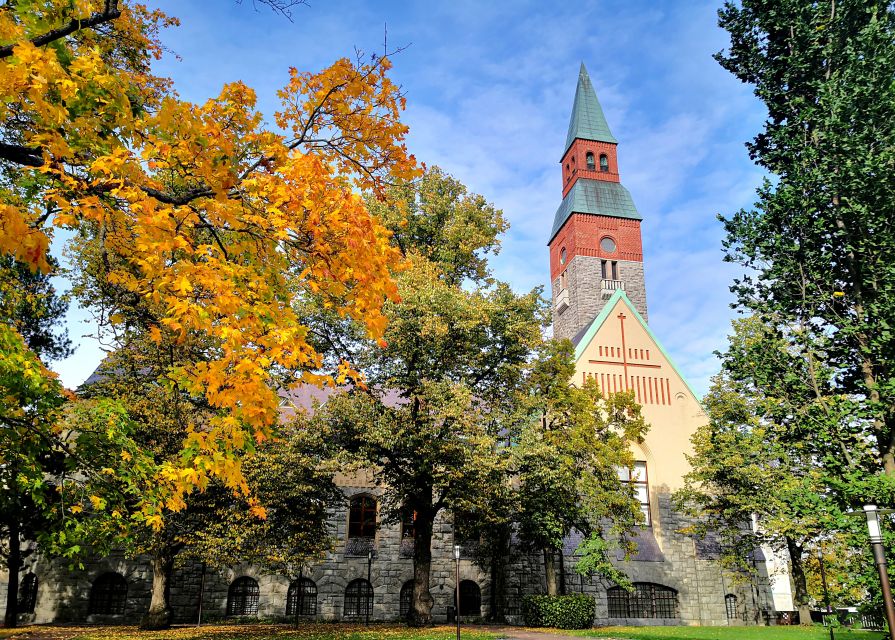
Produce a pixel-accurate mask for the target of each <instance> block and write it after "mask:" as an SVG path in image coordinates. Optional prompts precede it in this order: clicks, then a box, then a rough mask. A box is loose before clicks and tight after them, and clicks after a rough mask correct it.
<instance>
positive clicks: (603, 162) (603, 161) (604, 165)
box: [600, 153, 609, 173]
mask: <svg viewBox="0 0 895 640" xmlns="http://www.w3.org/2000/svg"><path fill="white" fill-rule="evenodd" d="M600 172H601V173H609V156H607V155H606V154H605V153H601V154H600Z"/></svg>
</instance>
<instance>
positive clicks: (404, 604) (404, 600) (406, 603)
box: [400, 580, 413, 620]
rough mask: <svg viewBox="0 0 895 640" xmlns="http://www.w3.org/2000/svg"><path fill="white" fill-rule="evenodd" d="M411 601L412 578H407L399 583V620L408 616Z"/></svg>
mask: <svg viewBox="0 0 895 640" xmlns="http://www.w3.org/2000/svg"><path fill="white" fill-rule="evenodd" d="M412 603H413V580H408V581H407V582H405V583H404V584H403V585H401V605H400V606H401V608H400V615H401V620H407V618H408V617H410V605H411V604H412Z"/></svg>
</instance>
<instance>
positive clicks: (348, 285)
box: [0, 0, 419, 524]
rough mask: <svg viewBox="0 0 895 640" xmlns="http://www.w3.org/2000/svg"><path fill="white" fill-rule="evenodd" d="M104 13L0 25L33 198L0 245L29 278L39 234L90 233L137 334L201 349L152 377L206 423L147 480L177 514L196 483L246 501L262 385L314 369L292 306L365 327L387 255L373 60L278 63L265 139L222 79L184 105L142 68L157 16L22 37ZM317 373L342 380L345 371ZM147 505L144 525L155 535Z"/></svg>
mask: <svg viewBox="0 0 895 640" xmlns="http://www.w3.org/2000/svg"><path fill="white" fill-rule="evenodd" d="M104 4H105V3H104V2H101V1H97V0H77V1H76V2H71V1H70V0H45V2H43V3H42V4H41V6H42V11H43V13H44V15H43V19H41V20H28V19H26V18H22V17H21V16H20V15H18V14H16V13H14V12H0V42H2V43H12V45H13V47H12V55H9V56H7V57H3V58H0V122H7V121H11V120H16V121H18V122H27V123H28V125H27V126H25V127H21V128H20V129H18V130H17V131H16V132H15V134H16V136H19V137H20V138H21V140H22V146H23V148H24V149H26V150H29V151H28V152H29V153H32V154H33V155H32V156H31V157H32V160H34V158H36V159H37V160H35V161H34V162H35V163H38V164H39V165H40V166H31V165H29V164H28V163H25V162H23V163H22V164H21V167H20V173H21V175H22V176H23V177H27V178H28V179H31V180H34V181H39V182H40V183H41V184H43V185H45V187H44V189H43V191H42V198H41V199H38V200H35V201H31V202H20V201H17V200H15V198H13V196H12V195H11V194H9V193H6V192H2V191H0V197H2V198H3V201H0V252H5V253H11V254H14V255H15V256H16V257H17V258H18V259H20V260H23V261H25V262H27V263H29V264H31V265H33V266H34V267H35V268H40V269H46V268H47V263H46V259H45V256H46V251H47V246H48V242H49V233H50V229H51V228H52V226H55V227H58V228H64V229H70V230H80V229H83V230H85V231H86V232H87V233H88V234H90V233H94V236H93V237H95V241H96V242H99V243H100V244H101V247H102V251H103V252H104V255H105V256H108V257H109V258H108V260H107V263H108V265H109V267H108V269H107V270H106V271H105V272H103V273H102V275H101V277H102V278H104V279H105V281H106V282H107V283H108V284H109V285H114V286H115V287H117V288H119V289H121V290H124V291H127V292H129V293H130V294H133V295H134V296H136V299H138V300H140V301H141V304H142V305H143V308H142V311H143V312H144V317H146V316H148V317H149V318H150V320H147V325H146V326H145V327H143V328H144V329H145V330H146V331H148V332H149V335H150V337H151V339H152V340H153V341H155V342H156V343H159V344H161V343H163V342H165V341H170V343H172V344H177V343H181V342H183V341H185V340H186V339H187V338H189V337H190V336H201V337H203V339H205V340H207V341H208V342H209V343H210V344H213V345H215V346H216V349H215V352H214V353H215V355H213V356H211V357H210V358H209V359H207V360H201V361H196V362H191V363H188V364H185V365H182V366H179V367H176V368H174V369H173V370H172V371H171V372H170V373H169V378H170V382H172V383H175V384H177V385H179V387H180V389H182V390H183V391H185V392H187V393H190V394H194V395H197V396H204V397H205V398H206V400H207V401H208V403H209V404H210V405H211V407H213V408H214V409H216V410H218V411H217V414H216V415H217V416H218V417H216V418H215V419H214V420H212V421H211V422H210V423H209V424H206V425H203V428H202V430H201V432H200V431H194V432H193V433H191V434H190V436H189V437H188V438H187V441H186V442H185V444H184V447H185V449H184V451H185V452H187V454H188V455H185V457H184V459H183V461H182V465H181V467H180V468H174V467H173V466H169V467H165V468H163V469H162V470H161V472H160V476H159V481H160V483H161V484H163V485H164V486H166V487H168V488H169V490H170V495H168V496H167V497H166V498H165V500H164V502H165V504H166V505H167V506H168V507H169V508H175V509H176V508H180V507H181V506H182V505H183V500H182V498H181V497H180V496H181V495H182V494H183V493H185V492H188V491H190V490H192V489H194V488H202V487H204V486H205V485H206V484H207V482H208V476H210V475H214V476H218V477H220V478H221V479H223V481H224V482H225V483H226V484H227V485H228V486H230V487H233V488H234V489H236V490H240V491H245V483H244V481H243V479H242V477H241V470H240V465H239V462H238V454H239V452H240V451H241V450H243V449H244V448H246V447H247V446H251V443H252V442H256V441H262V440H264V439H266V438H270V437H272V436H273V435H274V431H275V429H276V425H277V417H278V404H279V398H278V396H277V391H278V387H279V386H280V382H281V378H275V377H274V376H273V373H272V372H273V371H278V372H284V371H285V372H291V373H292V380H293V381H294V382H297V381H300V380H306V379H308V378H307V375H306V374H308V373H309V372H311V371H315V370H319V369H320V367H321V366H322V364H323V362H322V358H321V355H320V354H319V353H317V351H316V350H315V349H314V348H313V346H312V345H311V344H310V342H309V341H308V337H309V330H308V327H307V326H305V325H304V324H303V323H302V321H301V318H300V317H299V316H298V314H297V313H296V311H295V303H296V302H297V301H299V300H302V299H304V298H306V297H307V296H308V295H310V294H313V295H314V296H317V297H318V298H319V299H321V300H322V301H323V303H324V304H325V305H326V306H328V307H330V308H332V309H334V310H335V311H337V312H338V313H339V314H340V315H342V316H349V317H352V318H354V319H356V320H358V321H361V322H362V323H364V325H365V326H366V327H367V329H368V331H369V332H370V334H371V335H373V336H375V337H378V336H380V335H381V334H382V332H383V330H384V328H385V322H386V320H385V316H384V315H383V313H382V306H383V304H384V302H385V301H387V300H395V299H396V298H397V291H396V287H395V284H394V282H393V281H392V277H391V275H392V271H393V269H395V268H398V267H399V265H400V263H401V256H400V254H399V253H398V252H397V251H396V249H394V248H393V247H392V246H391V243H390V234H389V232H388V231H387V229H386V228H385V227H384V225H383V224H382V223H381V222H380V221H379V220H378V219H377V218H376V217H375V216H374V215H373V214H371V212H370V211H369V210H368V209H367V207H366V206H365V204H364V200H363V199H362V197H361V195H360V194H361V193H363V192H372V193H374V194H376V195H377V196H378V197H379V198H384V197H385V196H384V194H385V187H386V186H387V185H388V184H389V183H390V182H393V181H396V180H405V179H410V178H413V177H415V176H416V175H417V174H418V171H419V170H418V167H417V165H416V162H415V159H414V158H413V156H412V155H410V154H409V153H408V152H407V149H406V147H405V145H404V143H403V139H404V136H405V135H406V132H407V128H406V126H405V125H404V124H402V123H401V121H400V117H399V115H400V111H401V110H403V108H404V101H403V97H402V96H401V95H400V92H399V89H398V87H397V86H396V85H394V83H392V82H391V80H390V79H389V78H388V76H387V71H388V69H389V68H390V67H391V63H390V61H389V60H388V59H386V58H380V59H374V60H372V61H371V62H369V63H362V62H360V61H355V62H352V61H350V60H348V59H347V58H344V59H341V60H338V61H336V62H335V63H334V64H333V65H332V66H331V67H329V68H328V69H325V70H323V71H321V72H319V73H310V72H299V71H297V70H295V69H292V70H291V71H290V80H289V84H288V85H287V86H286V87H285V88H284V89H282V90H281V91H280V92H279V97H280V99H281V101H282V105H283V107H282V110H281V111H279V112H278V113H276V114H275V120H276V123H277V125H278V126H279V127H280V128H282V129H283V130H285V131H287V132H288V136H283V135H279V134H277V133H274V132H271V131H269V130H266V129H265V128H264V126H263V118H262V114H261V113H259V112H258V111H257V110H256V109H255V102H256V95H255V92H254V91H253V90H252V89H251V88H249V87H248V86H246V85H245V84H243V83H241V82H235V83H232V84H228V85H226V86H225V87H223V89H222V91H221V93H220V95H219V96H218V97H217V98H214V99H211V100H208V101H207V102H205V103H204V104H201V105H200V104H193V103H190V102H187V101H184V100H181V99H179V98H178V97H177V96H176V95H175V94H174V93H173V92H172V91H171V89H170V82H169V81H167V80H165V79H162V78H156V77H154V76H152V75H151V73H150V68H149V62H150V61H151V58H157V57H158V56H159V55H160V54H161V51H162V48H161V45H160V43H159V42H158V40H157V31H158V29H159V27H160V26H164V25H167V24H172V23H174V22H175V21H173V20H171V19H170V18H168V17H167V16H164V15H163V14H161V13H160V12H149V11H147V10H146V9H145V8H144V7H142V6H140V5H136V4H131V3H129V2H122V3H120V5H121V8H122V14H121V15H120V16H119V17H116V18H115V19H114V20H113V21H112V22H111V23H110V24H111V25H112V26H113V27H114V30H115V31H116V32H117V34H118V35H119V36H121V37H113V38H109V37H107V36H104V35H103V33H101V32H100V31H92V30H89V29H85V30H79V31H76V32H75V33H74V34H72V35H71V36H69V37H67V38H64V39H61V40H58V41H57V42H56V45H58V46H42V47H38V46H35V45H34V44H32V42H31V39H33V38H35V37H37V36H39V35H41V34H42V33H45V32H46V31H47V30H48V27H47V25H51V26H50V27H49V28H52V26H53V25H55V26H58V25H61V24H67V23H68V22H69V21H70V20H71V19H72V18H75V17H83V16H87V15H98V14H100V13H101V12H102V11H103V7H104ZM15 16H18V19H16V18H15ZM122 43H124V44H122ZM116 47H129V48H128V49H127V51H126V53H127V55H119V51H118V49H116ZM61 50H65V52H66V54H67V56H68V59H67V60H61V59H60V58H59V54H60V51H61ZM110 61H115V62H110ZM4 126H5V125H4ZM32 164H33V163H32ZM47 211H52V215H47V214H46V212H47ZM47 225H52V226H50V227H48V226H47ZM97 230H98V231H97ZM124 317H125V316H124V315H123V314H118V313H116V314H113V315H111V321H112V323H116V322H118V321H122V320H123V318H124ZM335 375H336V378H337V380H338V381H340V382H341V381H347V380H355V381H356V380H358V378H359V376H358V374H357V372H356V371H354V369H353V368H352V367H351V366H350V365H349V364H347V363H343V364H342V365H341V366H340V367H339V370H338V372H335ZM326 382H328V383H330V384H331V383H332V378H327V380H326ZM154 509H155V507H152V506H151V505H147V507H146V513H147V521H148V522H150V524H152V523H153V522H160V519H158V520H157V518H159V516H158V514H157V513H155V511H154Z"/></svg>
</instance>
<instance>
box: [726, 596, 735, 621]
mask: <svg viewBox="0 0 895 640" xmlns="http://www.w3.org/2000/svg"><path fill="white" fill-rule="evenodd" d="M724 608H725V609H726V610H727V619H728V620H736V617H737V597H736V596H735V595H733V594H732V593H728V594H727V595H726V596H724Z"/></svg>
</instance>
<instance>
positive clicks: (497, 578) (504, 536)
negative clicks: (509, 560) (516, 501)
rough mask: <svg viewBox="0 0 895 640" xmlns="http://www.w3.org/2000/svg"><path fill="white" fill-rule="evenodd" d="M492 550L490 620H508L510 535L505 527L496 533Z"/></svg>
mask: <svg viewBox="0 0 895 640" xmlns="http://www.w3.org/2000/svg"><path fill="white" fill-rule="evenodd" d="M494 536H495V537H494V541H493V542H494V544H493V545H492V551H491V600H490V605H491V606H490V607H489V610H488V621H489V622H506V607H505V606H504V605H505V601H506V591H507V573H506V555H507V554H508V548H507V547H508V546H509V535H508V532H507V529H506V528H505V527H499V529H498V531H497V533H496V534H494Z"/></svg>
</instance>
